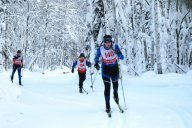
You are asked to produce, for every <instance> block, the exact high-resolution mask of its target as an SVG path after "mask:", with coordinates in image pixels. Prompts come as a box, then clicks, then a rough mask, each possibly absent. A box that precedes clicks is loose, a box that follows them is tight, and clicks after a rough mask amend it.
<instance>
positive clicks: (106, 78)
mask: <svg viewBox="0 0 192 128" xmlns="http://www.w3.org/2000/svg"><path fill="white" fill-rule="evenodd" d="M103 42H104V44H103V45H102V46H100V47H99V48H98V49H97V53H96V56H95V65H94V66H95V68H96V69H97V70H99V69H100V66H99V58H100V57H101V61H102V64H101V69H102V79H103V82H104V86H105V90H104V97H105V103H106V112H110V111H111V108H110V88H111V81H112V84H113V95H114V100H115V102H116V103H117V104H119V97H118V79H119V67H118V60H119V59H121V60H123V59H124V56H123V54H122V52H121V50H120V48H119V46H118V45H117V44H113V42H112V37H111V36H110V35H105V36H104V37H103Z"/></svg>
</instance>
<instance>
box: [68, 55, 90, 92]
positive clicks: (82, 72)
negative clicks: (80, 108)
mask: <svg viewBox="0 0 192 128" xmlns="http://www.w3.org/2000/svg"><path fill="white" fill-rule="evenodd" d="M76 66H77V67H78V69H77V71H78V74H79V92H80V93H83V91H82V89H83V82H84V81H85V79H86V71H87V69H86V66H88V67H91V63H90V62H89V61H88V60H87V59H85V55H84V53H81V54H80V56H79V59H78V60H77V61H75V62H74V63H73V66H72V70H71V72H72V73H74V68H75V67H76Z"/></svg>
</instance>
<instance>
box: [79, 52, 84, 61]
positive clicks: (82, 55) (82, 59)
mask: <svg viewBox="0 0 192 128" xmlns="http://www.w3.org/2000/svg"><path fill="white" fill-rule="evenodd" d="M84 59H85V55H84V53H81V54H80V55H79V60H80V61H84Z"/></svg>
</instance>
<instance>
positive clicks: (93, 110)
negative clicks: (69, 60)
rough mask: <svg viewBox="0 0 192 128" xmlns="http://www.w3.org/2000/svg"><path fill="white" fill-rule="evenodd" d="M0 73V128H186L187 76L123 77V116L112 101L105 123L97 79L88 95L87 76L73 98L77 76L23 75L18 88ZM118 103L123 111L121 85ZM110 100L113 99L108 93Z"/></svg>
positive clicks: (191, 84)
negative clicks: (110, 112)
mask: <svg viewBox="0 0 192 128" xmlns="http://www.w3.org/2000/svg"><path fill="white" fill-rule="evenodd" d="M9 77H10V72H8V73H7V72H4V73H0V80H1V81H0V128H191V127H192V121H191V120H192V102H191V101H192V100H191V99H192V71H190V72H188V73H187V74H185V75H181V74H164V75H156V74H155V73H153V72H147V73H144V74H143V75H141V76H140V77H132V76H126V75H124V76H123V87H124V92H125V98H126V106H127V110H126V111H125V113H123V114H121V113H120V112H119V110H118V107H117V105H116V104H115V103H114V101H113V99H112V98H111V108H112V118H108V116H107V114H106V113H105V112H104V110H105V102H104V96H103V90H104V86H103V83H102V79H101V76H100V75H97V77H96V81H95V83H94V91H92V90H91V88H90V85H91V80H90V75H89V73H87V79H86V81H85V83H84V88H85V90H87V91H88V92H89V94H88V95H86V94H80V93H78V75H77V72H75V73H74V74H72V73H67V74H63V72H62V71H57V72H46V74H45V75H42V74H41V73H37V72H35V73H31V72H28V71H24V74H23V78H22V79H23V84H24V86H19V85H18V79H17V74H15V79H14V83H13V84H12V83H11V82H10V80H9ZM119 84H120V86H119V96H120V103H121V105H122V107H123V108H125V104H124V101H123V95H122V88H121V83H120V82H119ZM111 97H112V93H111Z"/></svg>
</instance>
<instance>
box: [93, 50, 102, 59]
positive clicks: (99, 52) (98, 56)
mask: <svg viewBox="0 0 192 128" xmlns="http://www.w3.org/2000/svg"><path fill="white" fill-rule="evenodd" d="M100 56H101V51H100V48H98V49H97V53H96V56H95V59H94V60H95V63H99V58H100Z"/></svg>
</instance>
